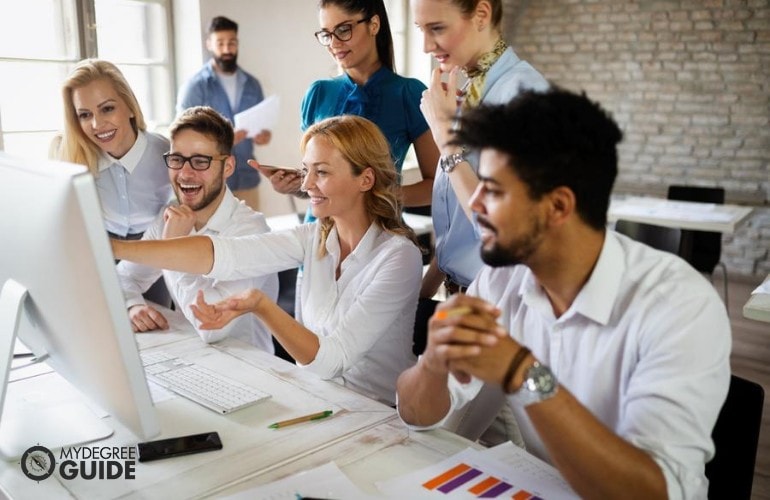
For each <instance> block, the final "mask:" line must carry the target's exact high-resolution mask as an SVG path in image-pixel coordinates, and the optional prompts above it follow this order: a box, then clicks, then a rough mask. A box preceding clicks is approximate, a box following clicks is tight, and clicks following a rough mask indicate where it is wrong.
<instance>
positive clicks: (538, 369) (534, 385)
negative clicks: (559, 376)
mask: <svg viewBox="0 0 770 500" xmlns="http://www.w3.org/2000/svg"><path fill="white" fill-rule="evenodd" d="M557 386H558V382H557V381H556V377H555V376H554V374H553V372H551V369H550V368H548V367H547V366H545V365H543V364H540V363H538V362H535V364H533V365H532V366H531V367H530V368H529V370H527V373H526V376H525V379H524V383H523V384H522V386H521V389H519V390H518V391H516V394H517V395H519V399H520V400H521V401H522V403H523V404H525V405H527V404H531V403H537V402H540V401H545V400H546V399H548V398H550V397H552V396H553V395H554V394H556V388H557Z"/></svg>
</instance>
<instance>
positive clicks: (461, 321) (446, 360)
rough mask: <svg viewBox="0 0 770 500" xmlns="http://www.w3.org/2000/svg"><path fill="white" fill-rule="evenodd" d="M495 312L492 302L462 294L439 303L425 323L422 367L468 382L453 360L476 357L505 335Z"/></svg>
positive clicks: (468, 378)
mask: <svg viewBox="0 0 770 500" xmlns="http://www.w3.org/2000/svg"><path fill="white" fill-rule="evenodd" d="M499 315H500V311H499V310H498V309H497V308H496V307H495V306H494V305H492V304H490V303H488V302H486V301H484V300H482V299H479V298H477V297H471V296H468V295H463V294H458V295H453V296H452V297H450V298H449V299H448V300H447V301H445V302H444V303H442V304H439V306H438V307H437V308H436V312H435V313H434V315H433V317H431V319H430V321H429V323H428V342H427V346H426V348H425V352H424V353H423V356H422V358H421V363H422V365H423V367H424V368H425V369H426V370H428V371H431V372H433V373H435V374H445V373H448V372H452V373H453V374H454V375H455V377H457V379H458V380H459V381H460V382H468V381H470V377H469V376H468V373H466V372H464V371H463V370H462V369H461V368H459V367H457V366H456V362H458V361H459V360H464V359H467V358H473V357H475V356H478V355H479V354H481V353H482V352H483V349H484V348H492V349H494V346H496V345H497V344H498V343H499V342H500V339H501V338H505V337H507V336H508V333H507V332H506V331H505V330H503V329H502V328H501V327H500V326H499V325H498V324H497V318H498V316H499ZM461 366H462V365H461Z"/></svg>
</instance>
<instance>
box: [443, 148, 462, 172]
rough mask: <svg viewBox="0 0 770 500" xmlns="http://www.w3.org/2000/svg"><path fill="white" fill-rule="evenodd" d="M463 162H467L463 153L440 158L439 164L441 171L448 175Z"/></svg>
mask: <svg viewBox="0 0 770 500" xmlns="http://www.w3.org/2000/svg"><path fill="white" fill-rule="evenodd" d="M463 161H465V156H464V155H463V154H462V153H452V154H451V155H446V156H442V157H440V158H439V162H438V164H439V167H440V168H441V170H443V171H444V172H446V173H447V174H448V173H450V172H452V170H454V169H455V167H456V166H457V165H459V164H460V163H462V162H463Z"/></svg>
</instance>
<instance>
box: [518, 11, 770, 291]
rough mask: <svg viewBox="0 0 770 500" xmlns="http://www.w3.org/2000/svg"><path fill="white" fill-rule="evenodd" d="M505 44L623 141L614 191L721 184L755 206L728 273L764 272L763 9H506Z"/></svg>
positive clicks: (766, 44)
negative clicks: (601, 111)
mask: <svg viewBox="0 0 770 500" xmlns="http://www.w3.org/2000/svg"><path fill="white" fill-rule="evenodd" d="M504 3H505V9H504V10H505V16H506V19H505V26H506V37H507V38H508V40H510V41H511V42H512V44H513V46H514V48H515V50H516V52H517V53H518V54H519V55H520V56H521V57H522V58H524V59H526V60H528V61H529V62H530V63H532V64H533V65H534V66H535V67H536V68H537V69H538V70H539V71H540V72H542V73H543V74H544V75H545V76H546V78H548V79H549V80H551V81H553V82H555V83H557V84H558V85H561V86H563V87H566V88H570V89H572V90H584V91H585V92H586V93H587V94H588V96H589V97H591V98H592V99H594V100H597V101H599V102H601V103H602V105H603V106H604V107H605V108H607V109H609V110H610V111H611V112H612V113H613V115H614V117H615V119H616V120H617V121H618V123H619V124H620V126H621V128H622V129H623V130H624V132H625V140H624V142H623V143H622V145H621V148H620V173H619V175H618V180H617V184H616V191H617V192H619V193H620V192H641V191H645V192H650V193H654V194H658V195H661V196H665V187H666V186H667V185H668V184H693V185H704V186H713V185H720V186H723V187H724V188H725V189H726V190H727V197H728V200H727V201H728V202H731V203H745V204H748V205H753V206H754V208H755V212H754V214H753V215H752V217H751V218H750V220H749V221H748V222H747V223H746V224H744V225H743V226H742V227H741V228H740V229H739V230H738V231H737V232H736V234H734V235H731V236H729V237H728V236H725V238H724V240H723V242H724V245H723V255H722V260H723V261H724V262H725V263H726V264H727V267H728V271H729V272H730V273H733V274H740V275H745V276H754V277H760V276H761V277H764V276H765V275H767V274H768V273H770V253H768V248H770V208H768V206H767V205H768V199H769V198H770V2H769V1H768V0H582V1H581V0H535V1H527V0H504Z"/></svg>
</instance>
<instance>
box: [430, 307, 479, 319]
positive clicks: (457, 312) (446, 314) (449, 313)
mask: <svg viewBox="0 0 770 500" xmlns="http://www.w3.org/2000/svg"><path fill="white" fill-rule="evenodd" d="M471 310H472V309H471V308H470V307H468V306H460V307H455V308H454V309H442V310H440V311H436V319H447V318H451V317H453V316H462V315H463V314H468V313H469V312H471Z"/></svg>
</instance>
